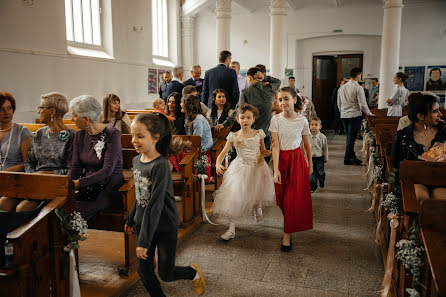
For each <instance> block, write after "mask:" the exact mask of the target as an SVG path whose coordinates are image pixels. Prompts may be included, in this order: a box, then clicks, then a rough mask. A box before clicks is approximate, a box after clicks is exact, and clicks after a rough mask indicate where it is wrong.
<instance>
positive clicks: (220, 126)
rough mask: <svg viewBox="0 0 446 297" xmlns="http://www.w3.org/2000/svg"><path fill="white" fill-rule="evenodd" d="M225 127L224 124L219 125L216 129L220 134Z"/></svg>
mask: <svg viewBox="0 0 446 297" xmlns="http://www.w3.org/2000/svg"><path fill="white" fill-rule="evenodd" d="M224 127H225V126H223V124H218V125H217V126H215V127H214V129H215V130H217V132H220V130H221V129H223V128H224Z"/></svg>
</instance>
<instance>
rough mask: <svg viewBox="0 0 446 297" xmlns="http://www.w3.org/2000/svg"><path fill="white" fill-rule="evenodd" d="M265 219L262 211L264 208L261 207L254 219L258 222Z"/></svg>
mask: <svg viewBox="0 0 446 297" xmlns="http://www.w3.org/2000/svg"><path fill="white" fill-rule="evenodd" d="M262 217H263V211H262V207H261V206H259V207H257V209H256V210H255V211H254V219H255V220H256V221H257V222H258V221H260V220H261V219H262Z"/></svg>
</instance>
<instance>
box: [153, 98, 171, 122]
mask: <svg viewBox="0 0 446 297" xmlns="http://www.w3.org/2000/svg"><path fill="white" fill-rule="evenodd" d="M152 105H153V108H154V109H155V111H156V112H159V113H161V114H163V115H165V116H166V118H167V119H168V120H169V121H173V120H175V118H173V117H171V116H168V115H167V114H166V102H164V100H163V99H161V98H156V99H153V101H152Z"/></svg>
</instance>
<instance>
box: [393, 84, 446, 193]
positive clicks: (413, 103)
mask: <svg viewBox="0 0 446 297" xmlns="http://www.w3.org/2000/svg"><path fill="white" fill-rule="evenodd" d="M407 107H408V116H409V120H410V124H409V126H407V127H405V128H404V129H402V130H399V131H397V132H396V133H395V136H394V138H393V144H392V170H391V178H390V182H391V184H397V182H398V181H399V168H400V162H402V161H404V160H417V159H418V157H419V156H420V155H422V154H423V153H424V152H426V151H428V150H429V149H430V148H431V147H432V146H433V145H434V144H435V143H436V142H442V143H444V142H445V141H446V125H445V123H444V122H443V121H441V118H440V117H441V116H442V114H441V112H440V105H439V104H438V99H437V96H436V95H435V94H433V93H430V92H422V93H414V94H411V96H410V98H409V105H408V106H407ZM398 184H399V182H398ZM415 194H416V196H417V199H419V200H424V199H428V198H429V197H432V198H435V199H445V197H446V189H445V188H438V187H437V188H432V187H431V188H428V187H426V186H424V185H419V184H416V185H415Z"/></svg>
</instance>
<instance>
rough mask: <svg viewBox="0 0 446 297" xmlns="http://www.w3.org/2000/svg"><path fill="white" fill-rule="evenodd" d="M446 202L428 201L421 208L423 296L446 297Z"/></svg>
mask: <svg viewBox="0 0 446 297" xmlns="http://www.w3.org/2000/svg"><path fill="white" fill-rule="evenodd" d="M445 218H446V201H444V200H433V199H428V200H425V201H423V202H422V203H421V207H420V220H419V221H420V234H421V239H422V241H423V245H424V250H425V255H426V257H425V259H424V261H425V271H424V279H423V285H424V288H423V289H424V291H423V292H422V295H421V296H428V297H430V296H432V297H434V296H446V254H445V251H446V236H445V234H446V220H445Z"/></svg>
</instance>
